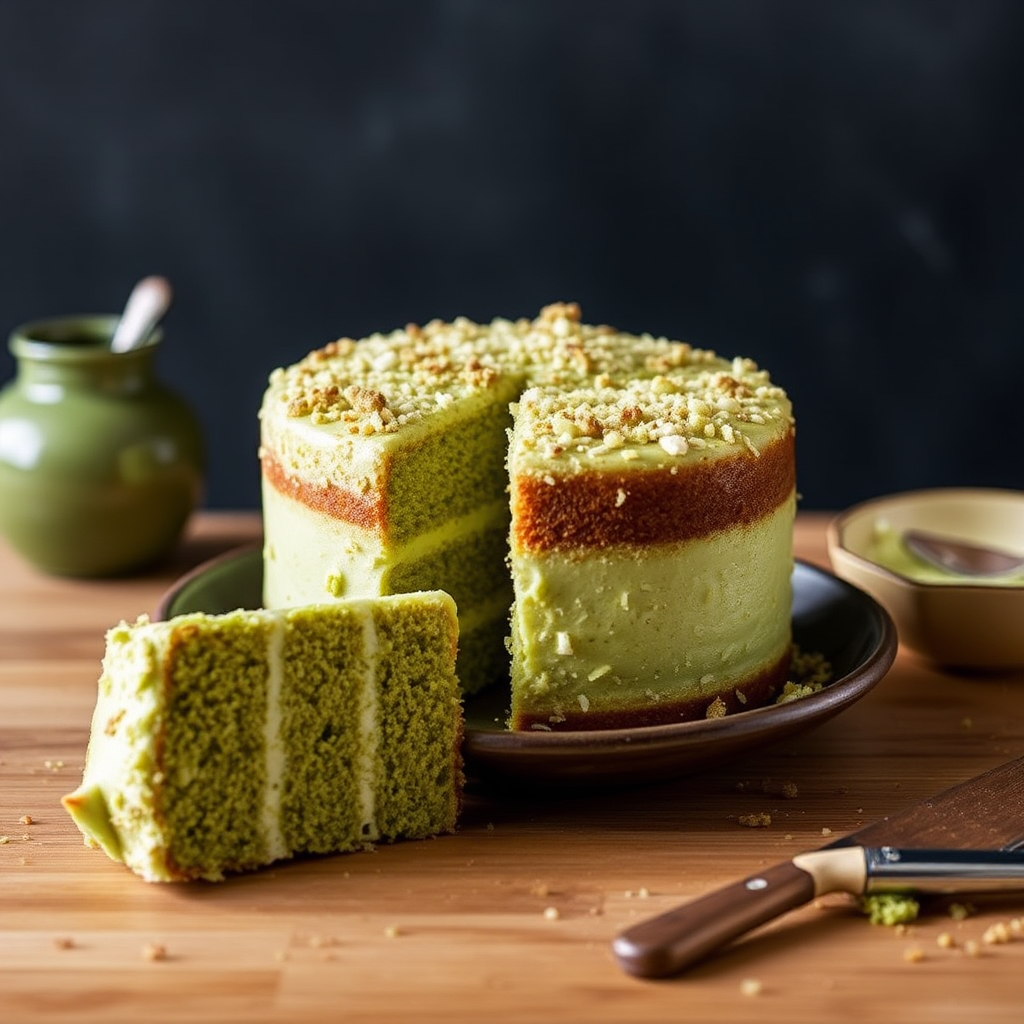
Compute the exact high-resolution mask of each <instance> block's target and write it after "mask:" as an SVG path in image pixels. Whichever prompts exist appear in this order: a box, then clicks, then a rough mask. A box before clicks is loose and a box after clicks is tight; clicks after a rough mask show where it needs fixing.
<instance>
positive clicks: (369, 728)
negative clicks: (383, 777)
mask: <svg viewBox="0 0 1024 1024" xmlns="http://www.w3.org/2000/svg"><path fill="white" fill-rule="evenodd" d="M360 614H361V615H362V620H363V622H362V626H363V660H362V663H363V679H362V685H361V686H360V690H359V736H358V742H357V745H356V749H357V750H358V751H359V754H358V757H357V758H356V780H357V784H358V789H357V795H358V800H359V817H360V829H361V834H362V838H363V839H365V840H367V841H372V840H374V839H377V838H378V836H379V835H380V832H379V830H378V828H377V771H378V764H379V745H380V728H379V726H380V693H379V690H378V687H377V661H378V657H379V653H380V642H379V640H378V637H377V628H376V624H375V623H374V621H373V609H372V608H370V607H369V606H364V607H363V608H362V609H361V610H360Z"/></svg>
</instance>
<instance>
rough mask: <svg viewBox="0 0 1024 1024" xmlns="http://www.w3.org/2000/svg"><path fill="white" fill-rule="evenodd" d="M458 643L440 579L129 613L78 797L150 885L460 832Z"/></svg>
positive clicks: (73, 807)
mask: <svg viewBox="0 0 1024 1024" xmlns="http://www.w3.org/2000/svg"><path fill="white" fill-rule="evenodd" d="M457 642H458V625H457V619H456V615H455V605H454V602H453V601H452V599H451V598H450V597H449V596H448V595H447V594H444V593H440V592H430V593H413V594H403V595H397V596H393V597H382V598H375V599H368V600H355V601H346V602H338V603H335V604H330V605H320V606H315V607H307V608H302V609H295V610H291V611H279V612H268V611H257V612H242V611H237V612H231V613H229V614H227V615H222V616H211V615H202V614H195V615H187V616H180V617H179V618H177V619H174V620H171V621H170V622H164V623H149V622H146V621H144V620H140V622H139V623H137V624H135V625H134V626H128V625H126V624H122V625H120V626H118V627H116V628H115V629H113V630H111V631H110V633H109V634H108V638H107V651H106V656H105V658H104V665H103V674H102V675H101V678H100V682H99V694H98V697H97V703H96V709H95V712H94V716H93V724H92V733H91V736H90V741H89V751H88V755H87V758H86V766H85V771H84V774H83V779H82V785H81V786H80V787H79V788H78V789H77V790H76V791H75V792H74V793H71V794H69V795H68V796H66V797H65V798H64V804H65V807H66V808H67V809H68V811H69V813H70V814H71V816H72V817H73V818H74V820H75V822H76V823H77V824H78V826H79V828H80V829H81V831H82V832H83V834H84V835H85V837H86V842H87V844H88V845H98V846H100V847H102V848H103V849H104V850H105V851H106V852H107V853H108V854H109V855H110V856H111V857H112V858H114V859H115V860H121V861H123V862H124V863H125V864H127V865H128V866H129V867H131V868H132V869H133V870H134V871H136V872H137V873H138V874H140V875H142V876H143V877H144V878H146V879H148V880H151V881H156V880H160V881H172V880H181V879H193V878H203V879H209V880H219V879H221V878H223V877H224V875H225V874H227V873H231V872H235V871H241V870H246V869H251V868H256V867H259V866H261V865H264V864H268V863H271V862H273V861H276V860H280V859H282V858H286V857H292V856H295V855H297V854H308V853H313V854H324V853H332V852H340V851H345V850H354V849H358V848H360V847H362V846H364V845H366V844H368V843H371V842H374V841H391V840H396V839H413V838H423V837H426V836H429V835H436V834H438V833H442V832H447V831H451V830H452V829H453V828H454V826H455V822H456V818H457V814H458V810H459V805H460V800H461V788H462V767H461V759H460V754H459V748H460V741H461V734H462V715H461V706H460V699H459V684H458V679H457V677H456V674H455V652H456V646H457Z"/></svg>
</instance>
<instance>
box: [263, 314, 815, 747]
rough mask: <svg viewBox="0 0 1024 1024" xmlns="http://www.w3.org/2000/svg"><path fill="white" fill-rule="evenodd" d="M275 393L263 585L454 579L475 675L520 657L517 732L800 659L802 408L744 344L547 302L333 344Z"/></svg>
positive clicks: (731, 696) (278, 382)
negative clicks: (716, 346) (796, 531)
mask: <svg viewBox="0 0 1024 1024" xmlns="http://www.w3.org/2000/svg"><path fill="white" fill-rule="evenodd" d="M260 416H261V423H262V428H261V439H262V440H261V461H262V476H263V509H264V531H265V549H264V569H265V592H264V598H265V602H266V603H267V604H268V606H272V607H283V606H288V605H294V604H301V603H306V602H314V601H323V600H325V599H327V598H328V597H330V596H350V595H353V594H355V595H373V594H384V593H393V592H396V591H399V590H403V589H414V588H421V589H440V590H445V591H447V592H449V593H451V594H452V595H453V596H454V598H455V600H456V603H457V605H458V609H459V622H460V628H461V640H460V656H459V658H460V660H459V674H460V677H461V679H462V683H463V686H464V688H465V690H466V691H467V692H469V693H472V692H475V691H476V690H478V689H480V688H481V687H483V686H485V685H487V684H488V683H491V682H504V681H507V680H508V678H509V675H510V673H511V678H512V719H511V721H512V725H513V727H514V728H517V729H521V728H541V729H590V728H611V727H615V726H629V725H643V724H651V723H656V722H670V721H679V720H685V719H687V718H691V717H694V716H697V715H703V714H705V713H708V709H709V708H712V709H713V711H712V712H711V713H716V714H717V713H721V711H723V710H726V711H727V710H732V709H736V708H742V707H746V706H756V705H757V704H760V703H763V702H764V701H766V700H767V699H769V698H770V697H771V696H772V694H773V692H774V690H775V689H776V688H777V687H778V686H779V685H780V684H781V682H782V681H783V680H784V676H785V675H786V671H787V667H788V660H789V654H790V649H789V648H790V612H791V609H790V574H791V571H792V525H793V516H794V511H795V470H794V444H793V419H792V410H791V407H790V404H789V401H788V400H787V398H786V395H785V394H784V392H783V391H782V389H781V388H778V387H777V386H775V385H774V384H773V383H772V382H771V380H770V379H769V377H768V374H767V373H766V372H764V371H762V370H760V369H759V368H758V367H757V366H756V365H755V364H754V363H753V362H751V361H750V360H746V359H733V360H726V359H722V358H720V357H719V356H717V355H716V354H715V353H713V352H710V351H706V350H701V349H696V348H693V347H692V346H690V345H688V344H685V343H682V342H675V341H670V340H667V339H665V338H656V337H652V336H651V335H647V334H642V335H632V334H627V333H624V332H621V331H617V330H614V329H612V328H610V327H605V326H600V325H597V326H595V325H589V324H585V323H583V321H582V318H581V315H580V310H579V307H578V306H576V305H575V304H571V303H556V304H553V305H551V306H548V307H547V308H545V309H544V310H542V312H541V313H540V315H539V316H538V317H537V318H536V319H534V320H516V321H510V320H501V319H498V320H494V321H492V322H491V323H490V324H483V325H482V324H477V323H474V322H471V321H469V320H465V319H460V320H456V321H454V322H453V323H451V324H447V323H441V322H438V321H434V322H431V323H430V324H427V325H426V326H424V327H417V326H409V327H407V328H405V329H404V330H401V331H395V332H393V333H391V334H389V335H374V336H372V337H370V338H367V339H364V340H363V341H359V342H355V341H352V340H351V339H343V340H342V341H339V342H334V343H331V344H330V345H328V346H326V347H325V348H323V349H320V350H317V351H316V352H313V353H311V354H310V355H309V356H307V357H306V358H305V359H304V360H302V361H300V362H299V363H297V364H295V365H293V366H290V367H287V368H285V369H281V370H277V371H275V372H274V373H273V375H272V376H271V380H270V385H269V387H268V389H267V391H266V394H265V396H264V400H263V405H262V408H261V413H260ZM510 439H511V447H510V446H509V440H510ZM510 492H511V500H510ZM510 609H511V630H510V629H509V618H508V617H509V612H510ZM510 631H511V639H509V636H508V634H509V632H510Z"/></svg>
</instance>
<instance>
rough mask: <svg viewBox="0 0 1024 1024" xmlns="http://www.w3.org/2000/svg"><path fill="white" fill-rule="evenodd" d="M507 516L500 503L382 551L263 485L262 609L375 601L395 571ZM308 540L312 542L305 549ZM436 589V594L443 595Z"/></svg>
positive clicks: (366, 537) (353, 530)
mask: <svg viewBox="0 0 1024 1024" xmlns="http://www.w3.org/2000/svg"><path fill="white" fill-rule="evenodd" d="M507 515H508V501H507V499H505V498H502V499H501V500H500V501H496V502H492V503H490V504H488V505H484V506H482V507H481V508H478V509H476V510H475V511H474V512H472V513H470V514H469V515H465V516H460V517H459V518H457V519H452V520H449V521H448V522H447V523H444V524H442V525H441V526H439V527H438V528H437V529H435V530H430V531H429V532H427V533H422V534H420V535H419V536H417V537H416V538H414V539H413V540H412V541H410V542H409V543H408V544H404V545H402V546H401V547H395V548H388V549H385V548H384V546H383V545H381V544H380V543H379V541H377V540H376V538H375V537H374V536H373V535H372V534H370V533H369V532H367V531H366V530H362V529H360V528H359V527H357V526H353V525H352V524H351V523H346V522H343V521H342V520H340V519H336V518H334V517H333V516H330V515H327V514H326V513H323V512H318V511H316V510H314V509H311V508H309V506H307V505H304V504H302V502H299V501H295V500H294V499H293V498H290V497H288V496H287V495H285V494H282V493H281V492H280V491H278V490H277V488H276V487H273V486H272V485H271V484H269V483H267V482H266V481H264V483H263V522H264V534H265V536H266V537H268V538H271V537H272V538H274V540H273V541H269V540H268V542H267V543H266V545H265V547H264V552H263V603H264V605H265V606H266V607H268V608H289V607H295V606H299V605H305V604H317V603H320V602H324V601H331V600H334V599H337V598H352V597H379V596H381V595H382V594H385V593H386V592H387V590H386V586H385V575H386V573H387V571H388V570H389V569H391V568H393V567H394V566H395V565H398V564H401V563H405V562H414V561H416V560H418V559H419V558H422V557H424V556H426V555H429V554H430V553H431V552H432V551H436V550H437V549H439V548H441V547H443V546H444V545H445V544H447V543H451V542H453V541H456V540H458V539H459V538H461V537H465V536H467V535H471V534H473V533H477V532H480V531H482V530H484V529H486V528H487V527H488V526H491V525H492V524H494V523H496V522H501V521H502V520H503V519H504V518H505V517H506V516H507ZM310 537H316V538H317V542H316V543H315V544H312V543H309V538H310ZM442 583H443V581H439V584H438V585H437V587H436V589H444V587H443V585H441V584H442ZM461 614H462V613H461V610H460V616H461Z"/></svg>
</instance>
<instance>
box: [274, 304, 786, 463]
mask: <svg viewBox="0 0 1024 1024" xmlns="http://www.w3.org/2000/svg"><path fill="white" fill-rule="evenodd" d="M509 378H513V379H515V380H516V381H518V382H519V383H520V385H525V384H529V385H532V387H531V388H530V389H529V390H528V391H527V392H526V394H524V395H523V397H522V399H521V401H520V410H521V412H523V413H525V414H527V419H528V420H529V422H530V430H529V433H528V436H527V438H526V440H525V442H524V443H525V444H526V445H527V447H532V448H535V449H536V450H538V451H540V452H542V453H543V454H544V455H546V456H547V457H553V458H557V457H558V456H559V455H561V454H563V453H572V454H579V453H584V454H586V455H587V456H592V457H597V456H600V455H601V454H602V453H606V452H610V451H615V450H618V449H624V448H629V447H635V446H644V445H659V446H660V447H661V449H662V450H663V451H664V452H665V454H667V455H668V456H669V457H676V456H683V455H686V454H687V453H688V452H689V451H691V450H692V449H699V448H704V447H707V446H708V445H712V444H726V445H737V446H739V445H743V446H746V447H747V448H748V449H750V450H751V451H752V452H753V454H755V455H757V454H758V452H757V450H756V445H754V443H753V442H752V441H751V439H750V438H749V437H748V436H747V435H746V433H745V428H746V427H748V426H750V425H755V424H770V423H773V422H777V421H779V420H780V419H783V418H785V419H787V420H788V418H789V416H790V413H789V406H788V402H787V401H786V397H785V394H784V392H783V391H782V389H781V388H778V387H776V386H774V385H773V384H772V383H771V381H770V379H769V376H768V374H767V373H766V372H764V371H762V370H760V369H758V367H757V365H756V364H755V363H754V362H752V361H751V360H749V359H742V358H738V359H734V360H731V361H727V360H725V359H722V358H720V357H719V356H717V355H716V354H715V353H714V352H713V351H710V350H704V349H697V348H694V347H693V346H691V345H689V344H687V343H685V342H679V341H670V340H668V339H667V338H663V337H654V336H652V335H649V334H639V335H633V334H627V333H623V332H621V331H617V330H615V329H613V328H611V327H608V326H604V325H591V324H585V323H583V322H582V319H581V313H580V307H579V306H578V305H577V304H576V303H564V302H560V303H553V304H551V305H549V306H546V307H545V308H544V309H543V310H541V312H540V315H539V316H538V317H536V318H535V319H534V320H527V319H520V320H515V321H513V320H505V319H495V320H493V321H491V322H490V323H489V324H480V323H476V322H474V321H472V320H470V319H468V318H465V317H460V318H457V319H455V320H453V321H452V322H451V323H446V322H443V321H441V320H432V321H430V322H429V323H427V324H425V325H422V326H419V325H415V324H409V325H407V326H406V327H405V328H403V329H401V330H396V331H392V332H391V333H389V334H373V335H370V336H369V337H367V338H364V339H363V340H361V341H355V340H354V339H352V338H340V339H338V340H337V341H332V342H330V343H329V344H327V345H325V346H323V347H322V348H319V349H317V350H315V351H313V352H310V353H309V355H307V356H306V357H305V358H304V359H303V360H301V361H300V362H298V363H296V364H294V365H292V366H289V367H286V368H282V369H278V370H275V371H274V373H273V374H272V375H271V378H270V380H271V392H272V395H273V399H274V400H275V401H276V402H278V403H279V404H281V405H283V407H284V411H285V414H286V415H287V416H288V417H289V418H293V419H298V418H307V417H308V418H309V420H310V422H312V423H313V424H316V425H325V424H335V425H337V427H338V428H339V429H340V430H341V431H342V432H346V431H347V432H348V433H350V434H353V435H362V436H373V435H380V434H392V433H396V432H397V431H399V430H401V429H402V427H403V426H405V425H407V424H410V423H415V422H418V421H420V420H422V419H423V418H424V417H425V416H427V415H429V414H430V413H432V412H435V411H436V410H437V409H439V408H442V409H443V408H446V407H447V406H449V405H451V404H452V403H453V402H455V401H457V400H458V399H460V398H463V397H466V396H468V395H471V394H473V393H475V392H481V391H486V390H488V389H490V388H493V387H494V386H495V385H496V383H497V382H498V381H500V380H503V379H509Z"/></svg>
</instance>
